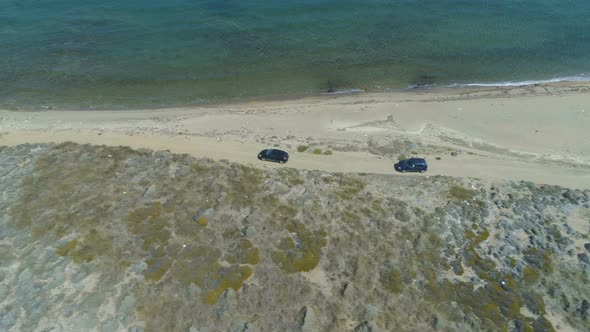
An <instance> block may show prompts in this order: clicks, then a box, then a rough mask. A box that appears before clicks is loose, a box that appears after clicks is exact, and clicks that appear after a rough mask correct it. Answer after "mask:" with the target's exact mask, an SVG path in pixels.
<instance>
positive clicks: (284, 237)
mask: <svg viewBox="0 0 590 332" xmlns="http://www.w3.org/2000/svg"><path fill="white" fill-rule="evenodd" d="M0 191H1V196H0V197H1V199H0V330H2V331H85V330H97V331H135V332H137V331H191V332H194V331H355V332H360V331H363V332H366V331H435V330H436V331H476V330H489V331H588V330H590V318H589V315H590V302H589V301H590V287H589V286H588V285H589V284H590V281H589V276H588V273H589V271H590V190H570V189H565V188H561V187H557V186H543V185H535V184H532V183H528V182H494V183H491V182H483V181H480V180H475V179H469V180H460V179H455V178H450V177H442V176H408V177H398V176H393V175H367V174H342V173H334V174H333V173H325V172H320V171H309V170H295V169H290V168H275V169H270V170H262V169H254V168H249V167H246V166H243V165H240V164H234V163H230V162H225V161H212V160H209V159H196V158H193V157H190V156H188V155H177V154H172V153H169V152H152V151H148V150H138V151H135V150H132V149H129V148H124V147H119V148H115V147H104V146H88V145H76V144H73V143H66V144H61V145H20V146H17V147H3V148H0Z"/></svg>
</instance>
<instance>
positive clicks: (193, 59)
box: [0, 0, 590, 109]
mask: <svg viewBox="0 0 590 332" xmlns="http://www.w3.org/2000/svg"><path fill="white" fill-rule="evenodd" d="M0 8H3V9H2V10H1V11H0V22H2V23H0V46H1V47H0V59H1V60H0V107H1V108H6V107H8V108H12V107H27V108H41V107H43V106H52V107H59V108H90V109H93V108H95V109H104V108H139V107H166V106H177V105H186V104H195V103H206V102H217V101H225V100H235V99H241V98H251V97H270V96H289V95H301V94H318V93H322V92H332V91H341V90H348V89H365V90H373V91H382V90H389V89H404V88H407V87H409V86H415V85H418V86H421V85H431V84H433V85H440V86H446V85H457V84H459V85H461V84H474V83H484V84H490V83H491V84H506V82H512V83H510V84H514V82H521V81H535V80H555V79H557V80H559V79H560V78H562V77H570V78H571V77H573V79H580V78H585V77H586V76H585V75H587V74H590V57H589V56H588V54H590V15H589V14H590V2H587V1H573V0H570V1H568V0H536V1H532V0H522V1H515V0H494V1H488V0H486V1H484V0H447V1H434V0H420V1H417V0H416V1H413V0H412V1H411V0H394V1H391V0H390V1H386V0H363V1H360V0H339V1H333V0H284V1H280V2H279V1H261V0H253V1H243V0H242V1H238V0H225V1H220V0H218V1H196V0H192V1H191V0H166V1H163V0H154V1H138V0H127V1H115V0H102V1H95V0H76V1H73V0H51V1H50V0H36V1H33V0H11V1H7V0H0ZM517 84H518V83H517Z"/></svg>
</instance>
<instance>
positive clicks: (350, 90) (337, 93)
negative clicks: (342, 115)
mask: <svg viewBox="0 0 590 332" xmlns="http://www.w3.org/2000/svg"><path fill="white" fill-rule="evenodd" d="M359 92H365V90H363V89H349V90H339V91H330V92H323V93H322V95H343V94H351V93H359Z"/></svg>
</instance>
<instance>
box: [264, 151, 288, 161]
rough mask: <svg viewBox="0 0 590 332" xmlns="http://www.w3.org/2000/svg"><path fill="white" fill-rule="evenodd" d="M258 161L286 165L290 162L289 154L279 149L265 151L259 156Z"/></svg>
mask: <svg viewBox="0 0 590 332" xmlns="http://www.w3.org/2000/svg"><path fill="white" fill-rule="evenodd" d="M258 160H262V161H274V162H275V163H279V164H284V163H286V162H287V161H289V154H288V153H287V152H285V151H283V150H279V149H265V150H262V151H260V153H259V154H258Z"/></svg>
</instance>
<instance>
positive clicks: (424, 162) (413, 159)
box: [408, 158, 426, 164]
mask: <svg viewBox="0 0 590 332" xmlns="http://www.w3.org/2000/svg"><path fill="white" fill-rule="evenodd" d="M408 160H409V161H411V162H413V163H414V164H426V160H424V158H410V159H408Z"/></svg>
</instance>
